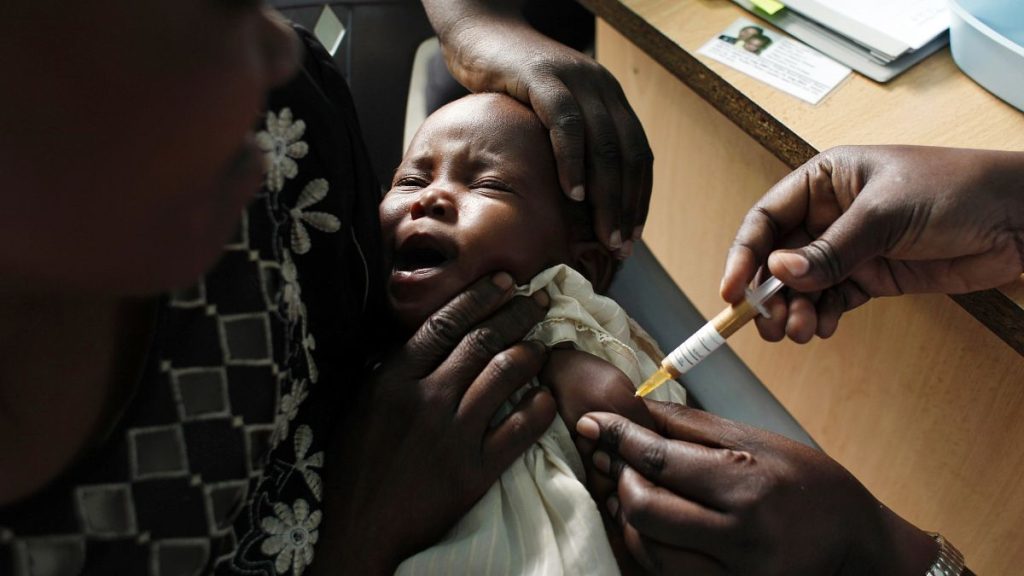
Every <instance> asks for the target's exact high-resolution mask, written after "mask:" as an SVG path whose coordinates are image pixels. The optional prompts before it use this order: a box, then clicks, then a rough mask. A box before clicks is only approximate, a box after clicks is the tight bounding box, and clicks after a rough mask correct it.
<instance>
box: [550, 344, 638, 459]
mask: <svg viewBox="0 0 1024 576" xmlns="http://www.w3.org/2000/svg"><path fill="white" fill-rule="evenodd" d="M540 382H541V384H543V385H545V386H547V387H548V388H550V389H551V392H552V393H553V394H554V396H555V400H556V401H557V402H558V413H559V414H560V415H561V416H562V420H563V421H564V422H565V425H566V427H568V428H569V431H570V432H573V435H574V437H575V430H576V421H577V420H579V419H580V417H581V416H583V415H584V414H586V413H587V412H614V413H615V414H621V415H623V416H625V417H626V418H629V419H630V420H632V421H634V422H636V423H637V424H640V425H642V426H645V427H647V428H653V426H654V421H653V420H652V419H651V415H650V413H649V412H648V411H647V407H646V406H644V403H643V400H641V399H640V398H637V397H636V396H635V395H634V393H635V392H636V389H635V388H634V387H633V383H632V382H630V381H629V377H627V376H626V375H625V374H623V373H622V371H621V370H619V369H618V368H616V367H615V366H612V365H611V364H610V363H609V362H606V361H605V360H602V359H601V358H598V357H597V356H594V355H593V354H588V353H586V352H581V351H579V350H576V349H573V348H555V349H554V350H552V351H551V355H550V356H549V357H548V361H547V364H546V365H545V366H544V369H543V370H542V371H541V373H540ZM586 456H589V455H586Z"/></svg>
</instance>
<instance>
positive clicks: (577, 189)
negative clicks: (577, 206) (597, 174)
mask: <svg viewBox="0 0 1024 576" xmlns="http://www.w3.org/2000/svg"><path fill="white" fill-rule="evenodd" d="M585 197H586V193H585V192H584V191H583V185H582V184H579V185H576V186H573V187H572V190H570V191H569V198H572V199H573V200H575V201H577V202H582V201H583V198H585Z"/></svg>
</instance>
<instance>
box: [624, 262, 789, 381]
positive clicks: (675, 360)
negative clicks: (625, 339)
mask: <svg viewBox="0 0 1024 576" xmlns="http://www.w3.org/2000/svg"><path fill="white" fill-rule="evenodd" d="M783 286H784V285H783V284H782V281H781V280H779V279H778V278H775V277H772V278H769V279H768V280H766V281H765V282H764V283H762V284H761V285H760V286H758V287H757V288H754V289H753V290H750V289H749V288H748V289H747V292H746V298H744V300H743V302H740V303H739V304H734V305H732V306H730V307H728V308H726V309H725V310H722V311H721V312H719V313H718V315H717V316H715V317H714V318H712V319H711V321H710V322H708V323H707V324H705V325H704V326H702V327H701V329H700V330H698V331H697V332H696V333H695V334H694V335H693V336H690V337H689V338H687V339H686V342H683V343H682V344H681V345H680V346H679V347H678V348H676V349H675V350H673V351H672V353H671V354H669V355H668V356H666V357H665V359H664V360H662V361H661V368H659V369H658V371H657V372H655V373H654V375H653V376H651V377H650V378H648V379H647V381H646V382H644V383H643V384H642V385H641V386H640V387H639V388H637V389H636V395H637V396H647V395H648V394H650V393H651V391H652V390H654V389H655V388H657V387H658V386H661V385H662V384H664V383H665V382H668V381H669V380H671V379H673V378H678V377H679V376H682V375H683V374H686V373H687V372H688V371H689V370H690V369H691V368H693V367H694V366H696V365H697V364H699V363H700V361H701V360H703V359H705V358H707V357H708V355H709V354H711V353H712V352H714V351H715V350H717V349H718V347H719V346H721V345H722V344H724V343H725V339H726V338H728V337H729V336H732V334H733V332H736V331H737V330H739V329H740V327H741V326H743V325H744V324H746V323H747V322H750V321H751V320H753V319H754V318H756V317H757V315H758V314H761V315H762V316H764V317H765V318H768V317H769V316H770V315H769V314H768V310H767V309H766V308H765V307H764V303H765V302H767V301H768V299H769V298H771V297H772V296H774V295H775V294H776V293H777V292H778V291H779V290H781V289H782V288H783Z"/></svg>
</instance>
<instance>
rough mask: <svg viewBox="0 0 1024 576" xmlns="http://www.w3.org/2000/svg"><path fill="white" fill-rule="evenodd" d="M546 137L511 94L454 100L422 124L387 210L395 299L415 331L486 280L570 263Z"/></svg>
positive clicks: (384, 224) (524, 277) (521, 277)
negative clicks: (497, 274)
mask: <svg viewBox="0 0 1024 576" xmlns="http://www.w3.org/2000/svg"><path fill="white" fill-rule="evenodd" d="M562 202H564V200H563V198H562V193H561V188H560V187H559V184H558V179H557V175H556V171H555V164H554V157H553V154H552V152H551V145H550V142H549V140H548V136H547V132H546V131H545V130H544V128H543V126H542V125H541V124H540V121H539V120H538V119H537V118H536V117H535V116H534V115H533V113H532V112H530V111H529V110H528V109H526V108H525V107H523V106H522V105H521V104H519V103H518V102H516V101H514V100H512V99H511V98H509V97H507V96H498V95H494V94H481V95H476V96H470V97H467V98H464V99H462V100H459V101H456V102H454V103H452V104H449V105H448V106H446V107H444V108H442V109H441V110H439V111H437V112H436V113H434V114H433V115H431V116H430V117H429V118H428V119H427V120H426V122H425V123H424V124H423V126H422V127H421V128H420V130H419V132H418V133H417V134H416V137H415V138H414V139H413V141H412V143H411V144H410V146H409V150H408V151H407V152H406V154H405V157H404V158H403V160H402V164H401V165H400V166H399V167H398V170H397V171H396V173H395V178H394V180H393V183H392V187H391V190H390V191H389V192H388V194H387V196H385V197H384V200H383V202H381V205H380V220H381V228H382V232H383V235H384V247H385V249H386V250H387V252H389V264H390V276H389V279H388V297H389V300H390V302H391V305H392V306H393V308H394V310H395V312H396V315H397V317H398V319H399V321H400V322H401V323H402V325H403V326H404V327H405V328H406V329H414V328H415V327H417V326H419V325H420V324H422V322H423V321H424V320H426V318H427V317H428V316H429V315H430V314H431V313H433V312H434V311H436V310H437V309H438V308H440V307H441V306H443V305H444V304H445V303H446V302H448V301H449V300H450V299H451V298H452V297H453V296H455V295H456V294H458V293H459V292H461V291H462V290H463V289H464V288H466V287H467V286H468V285H469V284H471V283H472V282H474V281H475V280H477V279H479V278H481V277H482V276H485V275H488V274H491V273H494V272H497V271H501V270H504V271H507V272H509V273H510V274H512V276H513V277H514V278H515V279H516V282H517V283H524V282H526V281H528V280H529V279H530V278H531V277H533V276H534V275H535V274H537V273H538V272H540V271H541V270H543V269H544V268H546V267H548V266H551V265H553V264H556V263H559V262H567V261H568V260H569V254H570V251H569V242H570V238H569V236H570V235H569V231H568V230H567V227H566V225H565V222H564V215H563V205H562Z"/></svg>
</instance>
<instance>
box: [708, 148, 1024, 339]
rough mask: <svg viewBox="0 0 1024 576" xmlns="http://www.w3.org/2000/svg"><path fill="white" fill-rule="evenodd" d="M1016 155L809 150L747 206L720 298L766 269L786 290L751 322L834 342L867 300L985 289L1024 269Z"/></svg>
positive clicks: (1023, 168)
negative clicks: (846, 318)
mask: <svg viewBox="0 0 1024 576" xmlns="http://www.w3.org/2000/svg"><path fill="white" fill-rule="evenodd" d="M1022 182H1024V152H999V151H992V150H969V149H958V148H929V147H923V146H843V147H840V148H833V149H831V150H826V151H825V152H822V153H821V154H818V155H817V156H815V157H814V158H812V159H811V160H809V161H808V162H807V163H806V164H804V165H803V166H801V167H799V168H797V169H796V170H794V171H793V173H792V174H790V175H788V176H786V177H785V178H783V179H782V181H780V182H779V183H778V184H776V185H775V186H773V187H772V189H771V190H769V191H768V193H767V194H765V195H764V197H763V198H761V200H759V201H758V203H757V204H756V205H755V206H754V207H753V208H752V209H751V210H750V212H749V213H748V214H747V216H746V218H744V220H743V224H742V225H741V226H740V229H739V231H737V233H736V240H735V241H734V242H733V246H732V249H730V250H729V256H728V259H727V260H726V264H725V273H724V275H723V276H722V288H721V292H722V297H723V298H724V299H725V300H728V301H729V302H733V303H735V302H739V301H740V300H742V299H743V289H744V287H746V286H747V285H748V284H749V283H750V281H751V279H753V278H754V277H755V274H757V273H758V270H759V269H763V268H765V267H767V268H768V270H770V271H771V273H772V274H773V275H775V276H776V277H778V278H779V279H780V280H782V281H783V283H785V284H786V286H788V287H790V288H791V290H790V291H789V292H790V294H789V297H788V300H787V298H784V297H782V296H778V297H776V298H775V299H773V300H772V301H771V302H770V303H769V309H770V311H771V318H760V317H759V318H758V319H757V327H758V329H759V330H760V331H761V335H762V336H763V337H764V338H765V339H767V340H771V341H776V340H781V339H782V338H784V337H786V336H788V337H789V338H790V339H792V340H793V341H795V342H799V343H804V342H807V341H809V340H810V339H811V338H812V337H814V336H815V335H817V336H818V337H820V338H828V337H829V336H831V335H832V334H833V333H834V332H835V330H836V328H837V326H838V324H839V318H840V317H841V316H842V314H843V313H844V312H846V311H848V310H852V309H854V308H856V307H857V306H860V305H862V304H864V303H866V302H867V301H868V300H870V299H872V298H878V297H881V296H897V295H900V294H911V293H920V292H941V293H946V294H962V293H965V292H973V291H976V290H984V289H987V288H994V287H996V286H1000V285H1003V284H1006V283H1008V282H1011V281H1013V280H1014V279H1016V278H1018V277H1019V276H1020V274H1021V273H1022V272H1024V184H1022Z"/></svg>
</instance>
